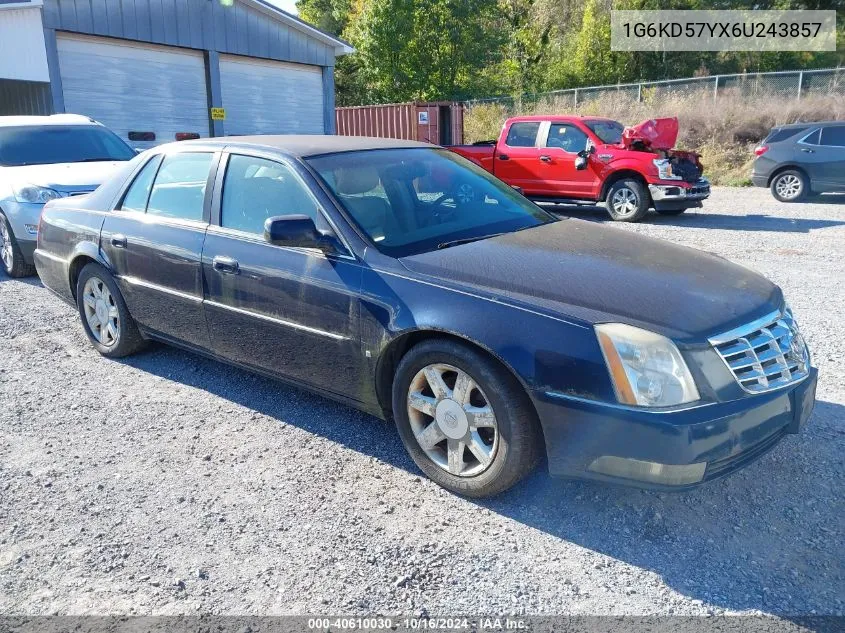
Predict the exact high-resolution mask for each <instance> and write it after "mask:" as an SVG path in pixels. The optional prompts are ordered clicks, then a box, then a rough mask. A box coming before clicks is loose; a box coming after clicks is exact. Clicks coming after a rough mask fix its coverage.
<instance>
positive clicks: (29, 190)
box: [13, 185, 62, 204]
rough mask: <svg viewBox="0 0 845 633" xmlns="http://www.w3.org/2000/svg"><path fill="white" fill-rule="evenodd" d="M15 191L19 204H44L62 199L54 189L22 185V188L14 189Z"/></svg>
mask: <svg viewBox="0 0 845 633" xmlns="http://www.w3.org/2000/svg"><path fill="white" fill-rule="evenodd" d="M13 189H14V192H15V200H17V201H18V202H33V203H36V204H44V203H45V202H49V201H50V200H55V199H56V198H61V197H62V194H60V193H59V192H58V191H55V190H54V189H47V187H38V186H37V185H21V186H20V187H13Z"/></svg>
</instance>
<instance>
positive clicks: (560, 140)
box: [546, 123, 589, 154]
mask: <svg viewBox="0 0 845 633" xmlns="http://www.w3.org/2000/svg"><path fill="white" fill-rule="evenodd" d="M588 139H589V137H588V136H587V135H586V134H585V133H584V132H582V131H581V130H580V129H579V128H577V127H575V126H574V125H570V124H569V123H552V124H551V126H550V127H549V138H548V139H547V140H546V147H557V148H559V149H562V150H563V151H565V152H572V153H574V154H577V153H578V152H581V151H583V150H585V149H586V148H587V140H588Z"/></svg>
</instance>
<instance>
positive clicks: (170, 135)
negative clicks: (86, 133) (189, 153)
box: [0, 0, 352, 147]
mask: <svg viewBox="0 0 845 633" xmlns="http://www.w3.org/2000/svg"><path fill="white" fill-rule="evenodd" d="M351 51H352V48H351V47H350V46H349V45H348V44H347V43H346V42H343V41H342V40H339V39H337V38H335V37H332V36H331V35H328V34H326V33H323V32H322V31H319V30H318V29H315V28H314V27H312V26H310V25H308V24H306V23H305V22H303V21H301V20H299V19H298V18H296V17H294V16H292V15H290V14H288V13H286V12H284V11H282V10H280V9H278V8H276V7H275V6H273V5H271V4H269V3H267V2H266V1H264V0H227V1H226V2H224V1H222V0H29V1H17V0H0V115H5V114H49V113H56V112H73V113H76V114H84V115H87V116H90V117H92V118H94V119H96V120H98V121H100V122H101V123H103V124H105V125H107V126H108V127H110V128H111V129H112V130H114V131H115V132H116V133H117V134H119V135H120V136H121V137H122V138H124V139H125V140H127V141H129V142H130V143H131V144H132V145H134V146H136V147H145V146H149V145H153V144H157V143H165V142H169V141H172V140H176V139H177V135H178V138H187V137H192V136H194V135H198V136H201V137H205V136H224V135H236V134H266V133H273V134H296V133H298V134H321V133H326V134H332V133H334V129H335V108H334V64H335V58H336V57H337V56H339V55H344V54H347V53H349V52H351Z"/></svg>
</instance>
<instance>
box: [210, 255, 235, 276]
mask: <svg viewBox="0 0 845 633" xmlns="http://www.w3.org/2000/svg"><path fill="white" fill-rule="evenodd" d="M211 265H212V266H213V267H214V270H217V271H220V272H221V273H227V274H229V275H237V274H238V272H239V270H240V266H239V265H238V260H237V259H232V258H231V257H221V256H219V255H218V256H217V257H215V258H214V259H212V260H211Z"/></svg>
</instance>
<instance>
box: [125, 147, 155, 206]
mask: <svg viewBox="0 0 845 633" xmlns="http://www.w3.org/2000/svg"><path fill="white" fill-rule="evenodd" d="M159 162H160V158H159V157H158V156H154V157H153V159H152V160H150V161H148V162H147V164H146V165H145V166H144V168H143V169H142V170H141V171H140V172H139V173H138V175H137V176H135V182H133V183H132V185H131V186H130V187H129V190H128V191H127V192H126V195H125V196H123V204H121V205H120V210H121V211H138V212H139V213H143V212H144V211H146V209H147V200H149V198H150V189H151V188H152V186H153V178H154V177H155V175H156V169H158V164H159Z"/></svg>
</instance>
